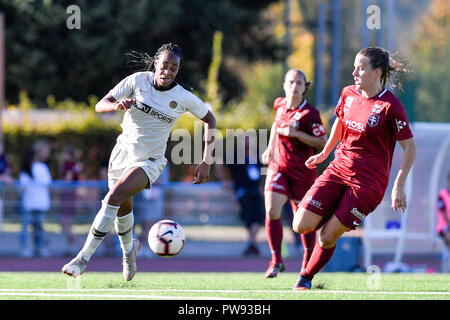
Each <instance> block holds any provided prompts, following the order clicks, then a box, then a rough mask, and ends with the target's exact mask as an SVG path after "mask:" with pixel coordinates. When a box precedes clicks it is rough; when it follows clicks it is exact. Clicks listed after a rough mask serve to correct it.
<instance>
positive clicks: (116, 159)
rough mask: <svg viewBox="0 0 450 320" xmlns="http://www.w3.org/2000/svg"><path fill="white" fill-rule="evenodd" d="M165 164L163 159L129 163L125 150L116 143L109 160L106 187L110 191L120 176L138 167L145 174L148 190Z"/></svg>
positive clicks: (165, 161)
mask: <svg viewBox="0 0 450 320" xmlns="http://www.w3.org/2000/svg"><path fill="white" fill-rule="evenodd" d="M166 163H167V159H166V158H165V157H162V158H160V159H147V160H143V161H129V159H128V156H127V152H126V150H125V148H123V147H121V145H120V143H117V144H116V145H115V146H114V149H113V150H112V152H111V157H110V159H109V166H108V187H109V188H110V189H111V188H112V187H113V186H114V185H115V184H116V183H117V181H119V179H120V178H121V177H122V175H123V174H124V173H125V172H127V171H128V170H130V169H131V168H135V167H139V168H142V169H143V170H144V171H145V173H146V174H147V177H148V180H149V184H148V186H147V189H150V188H151V186H152V184H153V183H154V182H155V181H156V179H158V177H159V175H160V174H161V172H162V171H163V169H164V167H165V166H166Z"/></svg>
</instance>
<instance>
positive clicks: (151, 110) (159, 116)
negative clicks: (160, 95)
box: [134, 101, 174, 123]
mask: <svg viewBox="0 0 450 320" xmlns="http://www.w3.org/2000/svg"><path fill="white" fill-rule="evenodd" d="M134 106H135V107H136V109H139V110H141V111H143V112H145V113H148V114H149V115H151V116H152V117H154V118H156V119H158V120H159V121H161V122H164V123H171V122H172V121H173V120H174V118H172V117H169V116H168V115H166V114H164V113H162V112H161V111H158V110H156V109H155V108H152V107H150V106H148V105H146V104H145V103H142V102H139V101H136V103H135V104H134Z"/></svg>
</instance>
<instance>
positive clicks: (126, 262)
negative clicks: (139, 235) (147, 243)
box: [122, 239, 142, 281]
mask: <svg viewBox="0 0 450 320" xmlns="http://www.w3.org/2000/svg"><path fill="white" fill-rule="evenodd" d="M141 247H142V245H141V243H140V242H139V240H137V239H133V249H131V251H130V252H129V253H124V254H123V258H122V265H123V270H122V274H123V277H124V279H125V280H127V281H130V280H132V279H133V277H134V275H135V274H136V270H137V266H136V257H137V254H138V252H139V250H140V249H141Z"/></svg>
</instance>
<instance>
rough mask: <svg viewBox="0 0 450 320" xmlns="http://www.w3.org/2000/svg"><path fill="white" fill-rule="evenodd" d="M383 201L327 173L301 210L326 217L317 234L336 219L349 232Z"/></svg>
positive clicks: (309, 192) (311, 190) (311, 191)
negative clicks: (329, 220) (333, 217)
mask: <svg viewBox="0 0 450 320" xmlns="http://www.w3.org/2000/svg"><path fill="white" fill-rule="evenodd" d="M382 200H383V195H379V194H377V193H376V192H375V191H373V190H371V189H368V188H364V187H363V188H360V187H356V186H349V185H348V184H345V183H344V182H343V181H341V180H340V179H339V178H337V177H336V176H333V175H329V174H327V171H325V172H324V173H323V174H322V175H321V176H319V177H318V178H317V179H316V181H315V182H314V184H313V185H312V187H311V188H310V189H309V190H308V192H307V193H306V195H305V196H304V197H303V199H302V201H301V202H300V204H299V206H300V207H302V208H304V209H306V210H309V211H312V212H314V213H315V214H318V215H320V216H322V217H323V219H322V221H321V222H320V223H319V225H318V226H317V228H316V230H317V229H319V228H321V227H322V226H323V225H324V224H325V223H326V222H327V221H328V219H330V218H331V216H333V214H334V215H335V216H336V218H337V219H338V220H339V221H340V222H341V223H342V224H343V225H344V226H346V227H347V228H349V229H352V230H353V229H355V227H356V226H358V225H359V224H360V223H361V222H362V221H363V220H364V218H365V217H367V215H368V214H369V213H371V212H372V211H374V210H375V208H376V207H377V206H378V205H379V204H380V203H381V201H382Z"/></svg>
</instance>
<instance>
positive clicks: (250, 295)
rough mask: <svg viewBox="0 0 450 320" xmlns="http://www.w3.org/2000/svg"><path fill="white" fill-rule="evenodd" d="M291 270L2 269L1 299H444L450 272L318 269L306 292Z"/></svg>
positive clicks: (449, 285)
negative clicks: (71, 273)
mask: <svg viewBox="0 0 450 320" xmlns="http://www.w3.org/2000/svg"><path fill="white" fill-rule="evenodd" d="M296 279H297V274H296V273H289V272H285V273H281V274H279V276H278V277H277V278H274V279H265V278H264V274H262V273H213V272H205V273H159V272H156V273H146V272H140V273H139V272H138V273H137V274H136V276H135V278H134V279H133V280H132V281H129V282H127V281H125V280H123V278H122V275H121V273H112V272H86V273H85V274H83V275H82V276H81V277H78V278H75V279H73V278H69V277H67V276H66V275H63V274H60V273H57V272H54V273H51V272H1V273H0V300H110V299H113V300H222V299H225V300H234V299H237V300H243V299H251V300H317V299H319V300H449V299H450V274H412V273H404V274H387V273H379V274H369V273H325V272H323V273H319V274H318V275H316V277H315V278H314V280H313V287H312V289H311V290H308V291H301V292H295V291H293V290H292V287H293V285H294V284H295V282H296Z"/></svg>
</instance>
